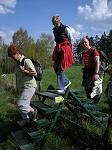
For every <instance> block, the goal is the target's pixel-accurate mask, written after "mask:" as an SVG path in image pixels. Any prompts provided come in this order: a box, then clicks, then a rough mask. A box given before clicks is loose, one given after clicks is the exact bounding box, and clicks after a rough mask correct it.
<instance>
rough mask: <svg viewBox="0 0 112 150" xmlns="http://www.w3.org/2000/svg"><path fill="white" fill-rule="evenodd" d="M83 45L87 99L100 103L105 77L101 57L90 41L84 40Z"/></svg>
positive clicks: (84, 80)
mask: <svg viewBox="0 0 112 150" xmlns="http://www.w3.org/2000/svg"><path fill="white" fill-rule="evenodd" d="M81 45H82V47H83V48H84V52H83V58H82V59H83V62H84V68H83V82H82V85H83V86H84V88H85V91H86V95H87V98H89V99H92V100H93V102H92V103H94V104H96V103H97V102H99V100H100V96H101V93H102V80H103V76H102V75H101V74H100V56H99V53H98V51H97V50H95V49H93V48H92V47H91V46H90V45H89V40H88V39H87V38H83V39H82V41H81Z"/></svg>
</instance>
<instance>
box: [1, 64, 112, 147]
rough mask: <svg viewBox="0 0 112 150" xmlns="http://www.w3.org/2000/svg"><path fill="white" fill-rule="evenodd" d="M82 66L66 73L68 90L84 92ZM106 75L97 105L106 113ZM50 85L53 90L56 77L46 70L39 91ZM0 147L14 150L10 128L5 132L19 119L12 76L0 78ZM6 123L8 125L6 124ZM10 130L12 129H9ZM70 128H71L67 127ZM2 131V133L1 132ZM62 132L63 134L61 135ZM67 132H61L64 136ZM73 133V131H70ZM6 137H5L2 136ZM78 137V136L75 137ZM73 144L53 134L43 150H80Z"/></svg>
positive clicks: (72, 68)
mask: <svg viewBox="0 0 112 150" xmlns="http://www.w3.org/2000/svg"><path fill="white" fill-rule="evenodd" d="M81 68H82V66H72V67H71V68H69V69H68V70H67V71H66V74H67V76H68V77H69V79H70V81H71V82H72V84H71V86H70V88H71V89H75V90H81V91H83V92H84V89H83V87H82V86H81V82H82V71H81ZM108 78H109V77H108V75H107V74H106V75H105V77H104V82H103V94H102V96H101V100H100V102H99V104H98V106H99V107H101V108H102V109H103V110H104V111H106V112H108V100H107V98H106V97H105V94H104V91H105V88H106V86H107V83H108ZM50 84H52V85H53V86H54V87H55V88H57V85H56V75H55V73H54V70H53V69H52V68H49V69H46V70H45V71H44V75H43V80H42V82H41V90H46V89H47V87H48V85H50ZM0 85H1V89H0V139H1V143H0V146H1V147H2V149H3V150H15V149H16V148H15V146H14V143H13V142H12V140H11V139H10V137H9V135H10V128H9V130H7V131H6V128H8V126H9V124H10V123H11V125H12V122H14V123H15V121H16V119H17V118H18V117H19V115H18V114H19V113H18V111H17V109H16V107H15V101H16V93H15V78H14V75H7V76H6V77H4V78H3V77H1V78H0ZM7 123H8V124H7ZM13 125H14V124H13ZM86 126H87V128H88V129H89V128H91V129H92V131H94V132H100V131H99V129H97V128H94V127H93V126H89V125H88V124H86ZM11 128H12V127H11ZM68 128H71V127H68ZM1 130H2V131H1ZM63 132H64V133H63ZM65 132H67V131H62V133H63V134H65ZM72 132H73V131H72ZM3 134H4V135H6V136H5V137H4V136H3ZM77 136H78V135H77ZM72 145H73V144H72V143H71V145H70V143H69V144H68V139H67V138H65V139H64V138H62V137H59V136H58V137H57V136H55V135H54V133H53V134H51V135H50V136H49V139H48V141H47V143H46V145H45V150H55V148H56V147H57V148H56V149H57V150H78V149H79V150H80V148H74V146H72Z"/></svg>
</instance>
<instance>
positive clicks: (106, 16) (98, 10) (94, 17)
mask: <svg viewBox="0 0 112 150" xmlns="http://www.w3.org/2000/svg"><path fill="white" fill-rule="evenodd" d="M78 13H79V14H80V15H82V16H83V17H84V18H85V20H90V21H107V20H108V21H109V20H111V21H112V1H111V0H92V6H90V5H85V6H78Z"/></svg>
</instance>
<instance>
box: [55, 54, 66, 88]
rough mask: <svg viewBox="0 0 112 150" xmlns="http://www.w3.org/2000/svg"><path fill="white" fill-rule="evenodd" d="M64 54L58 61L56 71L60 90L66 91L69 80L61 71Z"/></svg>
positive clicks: (60, 55)
mask: <svg viewBox="0 0 112 150" xmlns="http://www.w3.org/2000/svg"><path fill="white" fill-rule="evenodd" d="M61 60H62V54H59V55H58V60H57V61H56V62H55V64H54V70H55V73H56V75H57V85H58V89H60V90H64V87H65V86H66V85H67V84H68V83H69V79H68V78H67V77H66V75H65V73H64V71H62V70H61V65H60V64H61Z"/></svg>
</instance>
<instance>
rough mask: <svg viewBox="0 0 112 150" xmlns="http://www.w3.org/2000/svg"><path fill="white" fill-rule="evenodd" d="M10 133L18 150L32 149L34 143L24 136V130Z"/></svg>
mask: <svg viewBox="0 0 112 150" xmlns="http://www.w3.org/2000/svg"><path fill="white" fill-rule="evenodd" d="M11 135H12V137H13V138H14V140H15V143H16V145H17V147H18V148H19V149H20V150H34V145H33V144H32V143H31V142H30V140H29V139H28V138H27V137H26V135H25V133H24V131H22V130H18V131H16V132H12V133H11Z"/></svg>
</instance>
